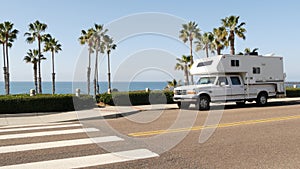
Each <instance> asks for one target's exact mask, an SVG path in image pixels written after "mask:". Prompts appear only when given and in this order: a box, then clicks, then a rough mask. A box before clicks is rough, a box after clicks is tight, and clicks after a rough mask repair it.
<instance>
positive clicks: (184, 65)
mask: <svg viewBox="0 0 300 169" xmlns="http://www.w3.org/2000/svg"><path fill="white" fill-rule="evenodd" d="M176 60H177V61H178V63H176V65H175V70H183V72H184V77H185V81H184V84H185V85H189V72H188V69H189V67H190V65H189V63H190V62H191V56H185V55H182V57H181V58H176Z"/></svg>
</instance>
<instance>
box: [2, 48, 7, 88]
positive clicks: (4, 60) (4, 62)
mask: <svg viewBox="0 0 300 169" xmlns="http://www.w3.org/2000/svg"><path fill="white" fill-rule="evenodd" d="M2 46H3V72H4V87H5V92H7V85H6V83H7V82H6V80H7V78H6V73H7V72H6V55H5V43H3V45H2Z"/></svg>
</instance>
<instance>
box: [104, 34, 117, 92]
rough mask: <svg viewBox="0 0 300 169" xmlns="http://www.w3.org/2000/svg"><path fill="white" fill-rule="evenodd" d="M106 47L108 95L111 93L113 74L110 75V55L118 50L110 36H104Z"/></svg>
mask: <svg viewBox="0 0 300 169" xmlns="http://www.w3.org/2000/svg"><path fill="white" fill-rule="evenodd" d="M103 39H104V45H105V51H106V54H107V77H108V90H107V91H108V93H111V76H110V75H111V74H110V53H111V50H115V49H116V48H117V45H116V44H114V41H113V39H112V38H111V37H109V36H108V35H106V36H104V38H103Z"/></svg>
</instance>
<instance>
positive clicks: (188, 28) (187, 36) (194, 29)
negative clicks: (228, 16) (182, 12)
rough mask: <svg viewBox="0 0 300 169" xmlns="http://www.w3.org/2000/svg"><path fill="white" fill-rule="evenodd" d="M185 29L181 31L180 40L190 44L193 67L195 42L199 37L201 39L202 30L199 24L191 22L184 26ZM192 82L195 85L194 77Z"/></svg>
mask: <svg viewBox="0 0 300 169" xmlns="http://www.w3.org/2000/svg"><path fill="white" fill-rule="evenodd" d="M182 27H183V29H182V30H181V31H180V35H179V38H180V39H181V40H182V41H183V42H184V43H186V42H187V41H189V42H190V57H191V65H192V64H193V63H194V58H193V40H194V39H195V38H197V37H200V36H201V34H200V29H199V28H198V24H196V22H191V21H190V22H189V23H187V24H183V25H182ZM191 81H192V83H193V84H194V79H193V76H191Z"/></svg>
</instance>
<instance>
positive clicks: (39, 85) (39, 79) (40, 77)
mask: <svg viewBox="0 0 300 169" xmlns="http://www.w3.org/2000/svg"><path fill="white" fill-rule="evenodd" d="M38 48H39V60H38V74H39V76H38V81H39V82H38V93H39V94H42V75H41V58H42V53H41V38H40V37H38Z"/></svg>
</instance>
